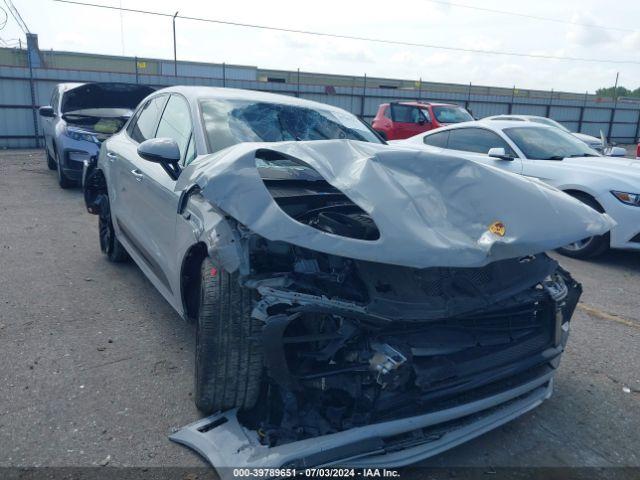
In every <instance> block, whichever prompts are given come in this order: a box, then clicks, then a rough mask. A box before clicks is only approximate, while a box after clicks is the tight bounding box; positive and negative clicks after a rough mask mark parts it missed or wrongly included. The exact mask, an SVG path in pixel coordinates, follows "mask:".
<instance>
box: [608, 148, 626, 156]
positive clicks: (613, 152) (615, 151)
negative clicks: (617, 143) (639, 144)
mask: <svg viewBox="0 0 640 480" xmlns="http://www.w3.org/2000/svg"><path fill="white" fill-rule="evenodd" d="M604 154H605V155H607V156H609V157H626V156H627V150H626V149H625V148H623V147H609V148H608V149H606V150H605V152H604Z"/></svg>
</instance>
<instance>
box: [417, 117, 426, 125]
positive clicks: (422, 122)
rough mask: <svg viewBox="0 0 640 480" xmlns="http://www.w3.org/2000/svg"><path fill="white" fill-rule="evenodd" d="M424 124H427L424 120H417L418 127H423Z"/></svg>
mask: <svg viewBox="0 0 640 480" xmlns="http://www.w3.org/2000/svg"><path fill="white" fill-rule="evenodd" d="M425 123H427V121H426V120H425V119H424V118H421V119H420V120H418V125H424V124H425Z"/></svg>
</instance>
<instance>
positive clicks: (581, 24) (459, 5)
mask: <svg viewBox="0 0 640 480" xmlns="http://www.w3.org/2000/svg"><path fill="white" fill-rule="evenodd" d="M426 1H427V2H431V3H438V4H440V5H447V6H449V7H457V8H467V9H469V10H477V11H481V12H489V13H499V14H501V15H511V16H514V17H521V18H529V19H533V20H542V21H545V22H554V23H564V24H567V25H575V26H579V27H587V28H600V29H602V30H616V31H619V32H632V33H635V32H638V31H640V30H635V29H633V28H622V27H607V26H604V25H596V24H595V23H584V22H574V21H571V20H562V19H559V18H552V17H541V16H538V15H529V14H526V13H518V12H513V11H507V10H496V9H493V8H486V7H476V6H475V5H465V4H462V3H454V2H448V1H445V0H426Z"/></svg>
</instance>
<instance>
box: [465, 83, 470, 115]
mask: <svg viewBox="0 0 640 480" xmlns="http://www.w3.org/2000/svg"><path fill="white" fill-rule="evenodd" d="M469 103H471V82H469V88H468V89H467V99H466V100H465V102H464V108H466V109H467V110H469Z"/></svg>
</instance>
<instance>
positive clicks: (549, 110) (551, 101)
mask: <svg viewBox="0 0 640 480" xmlns="http://www.w3.org/2000/svg"><path fill="white" fill-rule="evenodd" d="M552 103H553V88H552V89H551V98H550V99H549V103H548V104H547V114H546V115H545V117H547V118H549V117H550V116H551V104H552Z"/></svg>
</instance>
